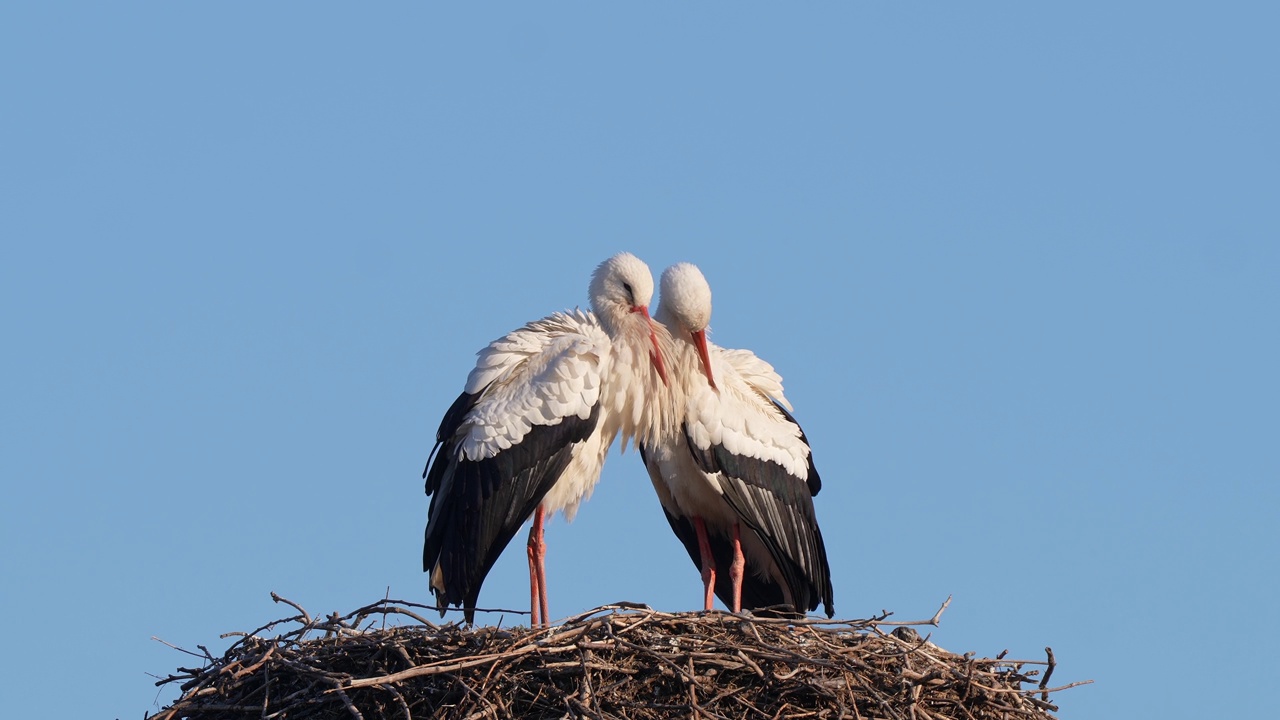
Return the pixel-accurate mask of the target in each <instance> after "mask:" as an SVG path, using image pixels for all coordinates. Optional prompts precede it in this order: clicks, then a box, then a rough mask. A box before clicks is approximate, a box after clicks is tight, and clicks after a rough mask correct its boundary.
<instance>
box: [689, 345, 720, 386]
mask: <svg viewBox="0 0 1280 720" xmlns="http://www.w3.org/2000/svg"><path fill="white" fill-rule="evenodd" d="M693 344H694V347H696V348H698V358H699V359H701V360H702V369H703V371H705V372H706V373H707V382H709V383H711V389H712V390H715V389H717V388H716V379H715V378H714V377H712V376H711V354H710V353H709V352H707V331H706V330H699V331H697V332H695V333H693Z"/></svg>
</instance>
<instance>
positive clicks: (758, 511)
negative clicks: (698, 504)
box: [677, 406, 834, 617]
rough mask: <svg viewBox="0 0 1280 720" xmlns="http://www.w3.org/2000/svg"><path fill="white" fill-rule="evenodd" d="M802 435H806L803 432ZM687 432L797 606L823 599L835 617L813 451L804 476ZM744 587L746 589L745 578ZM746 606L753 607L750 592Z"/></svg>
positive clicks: (814, 605)
mask: <svg viewBox="0 0 1280 720" xmlns="http://www.w3.org/2000/svg"><path fill="white" fill-rule="evenodd" d="M778 409H779V410H782V413H783V415H784V416H785V417H786V418H787V419H788V420H789V421H791V422H792V423H795V422H796V421H795V418H793V417H791V415H790V414H789V413H787V412H786V410H785V409H784V408H782V407H781V406H779V407H778ZM797 427H799V424H798V423H797ZM801 435H802V437H803V431H801ZM685 437H686V440H687V442H688V445H689V450H690V452H692V453H693V457H694V459H695V461H696V462H697V463H698V465H699V467H701V468H702V469H703V470H704V471H705V472H707V473H711V474H713V475H715V476H716V477H717V478H718V480H719V482H720V486H721V490H722V491H723V493H724V498H725V500H727V501H728V502H729V504H730V505H732V506H733V509H734V510H735V511H736V512H737V513H738V515H739V516H741V517H742V520H743V522H744V523H745V524H746V525H747V526H749V527H750V528H751V529H752V530H753V531H755V532H756V534H757V536H758V537H759V538H760V540H761V541H762V542H763V543H764V544H765V546H766V547H768V548H769V553H770V554H771V555H772V556H773V559H774V562H775V563H777V565H778V567H779V569H780V570H781V572H782V574H783V579H784V580H785V582H786V584H787V586H788V587H789V588H790V590H791V596H792V599H793V600H794V601H795V605H796V609H797V610H801V611H804V610H814V609H817V607H818V603H819V602H821V603H822V604H823V610H824V611H825V612H826V614H827V616H828V617H831V616H832V615H833V614H834V609H833V608H832V596H833V591H832V587H831V571H830V567H829V566H828V563H827V551H826V545H825V543H824V542H823V540H822V532H821V530H819V529H818V521H817V517H816V515H815V514H814V510H813V493H814V492H816V491H817V489H820V488H821V482H820V481H819V480H818V474H817V470H816V468H814V466H813V456H812V454H810V456H809V478H807V479H806V481H802V480H801V479H800V478H798V477H796V476H794V475H792V474H791V473H789V472H787V471H786V469H785V468H784V467H783V466H782V465H780V464H778V463H776V462H773V461H770V460H762V459H759V458H754V457H749V456H745V455H737V454H734V453H732V452H729V451H728V450H727V449H726V448H725V447H724V446H723V445H713V446H711V447H709V448H707V449H705V450H700V449H699V448H698V447H697V446H696V444H695V443H694V442H693V440H692V438H689V435H688V432H687V429H686V433H685ZM805 442H806V444H808V442H807V440H806V441H805ZM677 534H678V533H677ZM695 549H696V545H695ZM718 584H719V583H718V582H717V585H718ZM743 592H744V594H745V592H746V590H745V580H744V590H743ZM718 594H719V592H717V595H718ZM743 606H744V607H746V606H747V605H746V598H745V597H744V598H743Z"/></svg>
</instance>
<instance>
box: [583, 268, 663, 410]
mask: <svg viewBox="0 0 1280 720" xmlns="http://www.w3.org/2000/svg"><path fill="white" fill-rule="evenodd" d="M588 294H589V295H590V300H591V310H592V312H594V313H595V314H596V318H597V319H599V320H600V324H601V325H603V326H604V329H605V332H607V333H609V334H610V335H611V336H615V337H616V336H617V334H618V333H620V332H621V331H622V328H623V324H624V323H626V322H628V321H629V320H631V318H633V317H634V316H635V315H639V316H641V317H642V318H643V320H642V322H643V323H644V330H645V331H646V332H647V334H648V336H649V343H650V344H651V345H652V350H650V352H649V359H650V361H652V362H653V366H654V369H656V370H657V371H658V377H660V378H662V382H663V384H664V385H665V384H666V382H667V369H666V366H665V365H664V364H663V362H662V353H661V352H660V351H659V350H658V335H657V333H656V332H655V330H654V327H653V320H652V319H650V317H649V303H650V302H651V301H652V300H653V274H652V273H650V272H649V266H648V265H646V264H644V261H643V260H641V259H640V258H638V257H636V256H635V255H632V254H631V253H628V252H621V253H618V254H617V255H614V256H613V257H611V258H609V259H608V260H605V261H604V262H602V263H600V265H599V266H598V267H596V271H595V272H594V273H592V275H591V287H590V289H589V290H588Z"/></svg>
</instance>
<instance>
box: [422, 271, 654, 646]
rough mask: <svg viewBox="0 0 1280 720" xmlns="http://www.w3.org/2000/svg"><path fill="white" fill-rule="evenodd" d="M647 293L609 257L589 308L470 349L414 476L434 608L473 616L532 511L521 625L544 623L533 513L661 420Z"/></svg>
mask: <svg viewBox="0 0 1280 720" xmlns="http://www.w3.org/2000/svg"><path fill="white" fill-rule="evenodd" d="M652 297H653V275H652V274H651V273H650V271H649V267H648V266H647V265H645V264H644V262H642V261H641V260H640V259H639V258H637V257H636V256H634V255H631V254H630V253H619V254H617V255H614V256H613V257H611V258H609V259H608V260H605V261H604V262H603V263H601V264H600V265H599V266H598V267H597V268H596V270H595V272H594V274H593V275H592V277H591V284H590V288H589V299H590V303H591V308H592V312H591V313H586V312H582V311H581V310H576V309H575V310H573V311H569V312H557V313H554V314H552V315H550V316H548V317H545V318H542V319H540V320H535V321H533V322H530V323H528V324H527V325H525V326H524V327H521V328H519V329H517V330H515V331H512V332H510V333H508V334H507V335H504V336H503V337H501V338H499V339H497V340H495V341H493V342H492V343H490V344H489V345H488V347H486V348H484V349H483V350H481V351H480V352H479V353H478V356H479V359H478V360H477V361H476V365H475V368H474V369H473V370H472V371H471V374H470V375H469V376H468V377H467V382H466V386H465V387H464V389H463V391H462V394H461V395H459V396H458V399H457V400H455V401H454V403H453V405H452V406H451V407H450V408H449V409H448V411H447V412H445V415H444V419H443V420H442V421H441V423H440V428H439V430H438V431H437V432H436V445H435V447H434V448H433V449H432V452H431V455H432V457H431V458H428V460H427V468H426V469H425V470H424V471H423V478H425V479H426V491H427V494H428V495H430V496H431V504H430V509H429V511H428V520H427V528H426V539H425V542H424V545H423V550H422V568H423V571H425V572H428V573H430V585H431V590H432V592H433V593H434V594H435V596H436V604H437V606H438V607H439V608H441V613H442V614H443V612H444V608H446V607H447V606H449V605H457V606H461V607H462V608H463V611H464V616H465V618H466V621H467V622H468V623H471V622H473V621H474V613H475V607H476V600H477V599H478V597H479V595H480V586H481V584H482V583H483V582H484V579H485V576H486V575H487V574H488V572H489V570H490V569H491V568H492V567H493V564H494V562H496V561H497V559H498V556H499V555H500V554H501V553H502V551H503V549H504V548H505V547H506V546H507V543H508V542H510V541H511V539H512V537H513V536H514V535H515V533H516V532H517V531H518V530H519V528H520V526H521V525H522V524H523V523H524V522H525V521H526V520H528V519H529V518H530V516H532V517H533V526H532V528H531V529H530V531H529V543H528V555H529V583H530V587H529V594H530V606H531V611H532V618H531V625H533V626H537V625H539V624H545V623H547V622H549V620H550V618H549V617H548V615H547V586H546V569H545V562H544V557H545V552H546V546H545V543H544V541H543V524H544V522H545V521H546V520H547V519H549V517H548V516H553V515H554V514H555V513H556V512H563V513H564V515H565V517H566V519H568V520H572V519H573V516H574V514H575V513H576V512H577V510H578V506H579V504H580V503H581V502H582V501H583V500H585V499H586V498H587V497H589V496H590V495H591V491H592V489H593V488H594V487H595V485H596V482H597V480H598V479H599V477H600V471H601V469H602V467H603V465H604V460H605V456H606V454H607V453H608V451H609V448H610V446H611V445H612V444H613V441H614V440H615V439H616V437H617V436H618V435H619V434H621V435H622V436H623V447H624V449H625V447H626V443H627V441H628V440H634V441H635V442H637V443H641V442H647V443H652V442H654V441H655V440H656V439H657V437H658V436H659V435H660V431H659V428H660V426H661V425H662V424H663V423H665V424H668V425H669V424H670V423H671V422H672V420H671V419H670V418H669V417H668V418H666V419H665V420H664V419H663V417H662V412H661V410H662V408H663V407H665V406H664V398H667V397H668V396H669V394H668V393H667V392H665V385H666V381H667V378H666V369H665V365H664V362H663V357H662V354H661V352H660V350H659V341H658V335H657V331H661V330H662V329H661V328H660V327H659V326H657V325H656V324H655V323H654V322H653V321H652V320H651V319H650V317H649V310H648V306H649V303H650V301H651V299H652ZM663 334H664V335H665V332H664V333H663Z"/></svg>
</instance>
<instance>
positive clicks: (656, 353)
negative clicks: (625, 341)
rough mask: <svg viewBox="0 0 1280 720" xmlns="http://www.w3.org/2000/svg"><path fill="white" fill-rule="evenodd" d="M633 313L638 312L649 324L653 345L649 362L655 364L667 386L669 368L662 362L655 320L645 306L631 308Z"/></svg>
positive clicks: (650, 340) (659, 375) (650, 338)
mask: <svg viewBox="0 0 1280 720" xmlns="http://www.w3.org/2000/svg"><path fill="white" fill-rule="evenodd" d="M631 312H638V313H640V314H641V315H643V316H644V319H645V321H646V322H648V323H649V342H651V343H653V352H651V353H649V360H651V361H652V362H653V367H654V369H656V370H657V371H658V377H660V378H662V384H663V385H666V384H667V366H666V365H664V364H663V362H662V351H660V350H659V349H658V333H657V331H655V330H654V329H653V319H652V318H650V317H649V308H648V307H646V306H644V305H637V306H635V307H633V308H631Z"/></svg>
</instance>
